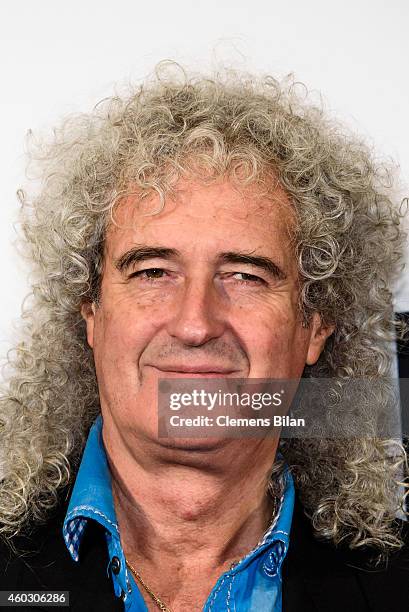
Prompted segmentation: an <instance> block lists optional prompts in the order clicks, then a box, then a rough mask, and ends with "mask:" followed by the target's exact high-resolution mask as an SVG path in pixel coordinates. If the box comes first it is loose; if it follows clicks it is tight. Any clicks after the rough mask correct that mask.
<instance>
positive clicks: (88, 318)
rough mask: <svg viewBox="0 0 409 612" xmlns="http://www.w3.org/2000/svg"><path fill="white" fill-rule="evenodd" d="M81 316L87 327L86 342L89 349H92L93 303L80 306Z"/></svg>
mask: <svg viewBox="0 0 409 612" xmlns="http://www.w3.org/2000/svg"><path fill="white" fill-rule="evenodd" d="M81 315H82V318H83V319H84V321H85V323H86V325H87V340H88V344H89V345H90V347H91V348H94V325H95V304H94V302H83V303H82V305H81Z"/></svg>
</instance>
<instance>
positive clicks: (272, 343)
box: [236, 301, 308, 378]
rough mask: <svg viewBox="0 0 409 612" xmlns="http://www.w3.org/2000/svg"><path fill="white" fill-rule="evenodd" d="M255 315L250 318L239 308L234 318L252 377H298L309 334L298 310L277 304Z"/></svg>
mask: <svg viewBox="0 0 409 612" xmlns="http://www.w3.org/2000/svg"><path fill="white" fill-rule="evenodd" d="M255 311H256V312H257V316H251V315H250V316H249V312H248V310H246V309H240V308H239V309H238V310H237V318H236V322H237V324H236V330H237V331H238V333H239V334H240V335H241V337H242V339H243V340H244V343H245V345H246V350H247V354H248V356H249V359H250V363H251V370H252V372H253V375H254V374H255V373H256V376H257V375H259V376H260V377H262V376H271V377H274V376H277V377H279V376H280V377H288V378H291V377H292V376H294V377H298V376H299V375H300V373H302V371H303V369H304V365H305V358H306V354H307V346H308V330H305V329H304V328H303V327H302V325H301V321H300V320H299V319H298V317H297V309H296V308H293V307H292V305H291V304H290V303H288V302H284V301H283V302H280V303H279V302H278V301H277V303H276V304H270V305H269V306H268V307H266V306H265V305H264V308H261V307H260V308H258V309H255ZM261 372H263V374H261Z"/></svg>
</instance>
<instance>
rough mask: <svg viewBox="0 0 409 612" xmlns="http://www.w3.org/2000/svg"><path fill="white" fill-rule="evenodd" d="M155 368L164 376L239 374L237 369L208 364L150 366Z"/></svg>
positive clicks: (210, 376)
mask: <svg viewBox="0 0 409 612" xmlns="http://www.w3.org/2000/svg"><path fill="white" fill-rule="evenodd" d="M151 367H152V368H154V369H155V370H157V371H158V372H159V373H160V375H161V374H163V375H164V376H165V377H166V378H226V377H232V376H233V377H237V376H239V373H238V370H233V369H231V370H229V369H226V368H215V367H214V366H213V367H212V366H211V365H210V364H209V365H200V366H193V365H189V366H181V365H178V366H166V367H161V368H158V367H157V366H151Z"/></svg>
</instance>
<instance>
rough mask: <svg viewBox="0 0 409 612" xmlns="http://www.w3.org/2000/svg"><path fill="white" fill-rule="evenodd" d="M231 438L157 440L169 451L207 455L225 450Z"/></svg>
mask: <svg viewBox="0 0 409 612" xmlns="http://www.w3.org/2000/svg"><path fill="white" fill-rule="evenodd" d="M231 440H232V439H231V438H157V440H156V441H157V444H158V445H159V446H161V447H162V448H168V449H169V450H179V451H182V452H186V453H206V452H212V451H215V450H218V449H219V448H223V447H224V446H226V445H227V444H229V443H230V442H231Z"/></svg>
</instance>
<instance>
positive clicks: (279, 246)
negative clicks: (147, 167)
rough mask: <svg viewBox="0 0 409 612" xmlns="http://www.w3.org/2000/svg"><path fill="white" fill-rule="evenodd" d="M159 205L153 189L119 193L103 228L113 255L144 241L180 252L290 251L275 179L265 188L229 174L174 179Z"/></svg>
mask: <svg viewBox="0 0 409 612" xmlns="http://www.w3.org/2000/svg"><path fill="white" fill-rule="evenodd" d="M161 207H162V204H161V200H160V198H159V195H158V194H157V193H156V192H154V193H151V194H149V195H148V196H146V197H144V198H141V197H140V196H138V194H137V193H134V194H130V195H128V196H126V197H124V198H122V199H121V200H120V201H119V202H118V204H117V206H116V208H115V210H114V215H113V218H114V222H113V223H111V224H110V226H109V228H108V231H107V236H106V250H107V251H108V252H109V253H110V254H111V255H112V256H113V257H117V256H119V255H120V254H121V252H123V251H124V250H126V249H128V248H131V247H132V246H133V245H134V244H135V243H140V242H141V241H143V242H144V243H148V242H150V243H160V244H161V245H162V246H173V247H177V248H178V249H179V250H181V251H182V252H183V250H184V249H186V250H187V251H192V250H195V251H202V252H205V251H207V252H208V253H209V254H211V252H212V251H213V250H217V249H220V247H223V249H222V250H226V248H225V247H229V248H238V247H240V248H242V249H244V250H246V249H247V250H249V251H251V250H257V251H263V252H264V254H275V255H276V256H277V255H280V256H281V257H280V258H281V259H283V258H284V257H285V258H288V257H289V256H290V253H291V254H292V249H291V240H292V236H293V233H294V227H295V214H294V209H293V207H292V204H291V202H290V200H289V198H288V196H287V194H286V193H285V191H284V189H283V188H282V187H281V186H280V185H279V184H278V183H277V182H276V183H274V185H273V186H272V187H271V188H270V190H269V192H268V194H267V193H266V190H265V189H262V188H261V187H258V186H257V185H255V184H253V185H247V186H243V187H242V186H237V185H233V184H232V182H230V181H229V180H228V179H218V180H215V181H214V182H212V183H210V184H204V183H203V182H199V181H197V180H195V179H194V178H190V179H179V181H178V182H177V183H176V185H175V187H174V189H173V190H172V194H171V195H168V196H167V197H166V198H165V201H164V206H163V209H162V210H160V209H161ZM159 210H160V212H158V211H159ZM165 242H166V244H165ZM283 263H284V262H283Z"/></svg>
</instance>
